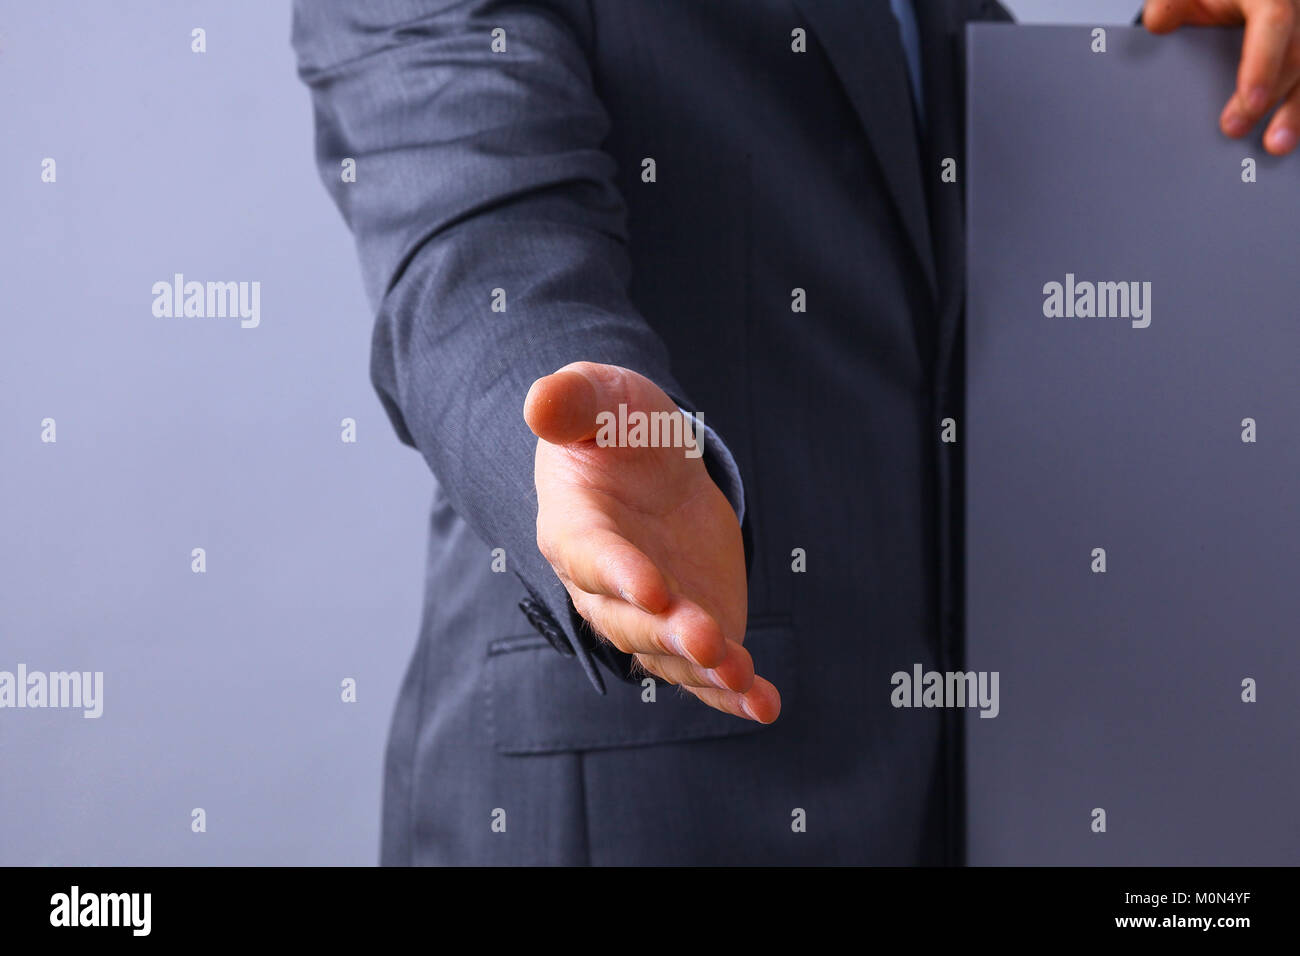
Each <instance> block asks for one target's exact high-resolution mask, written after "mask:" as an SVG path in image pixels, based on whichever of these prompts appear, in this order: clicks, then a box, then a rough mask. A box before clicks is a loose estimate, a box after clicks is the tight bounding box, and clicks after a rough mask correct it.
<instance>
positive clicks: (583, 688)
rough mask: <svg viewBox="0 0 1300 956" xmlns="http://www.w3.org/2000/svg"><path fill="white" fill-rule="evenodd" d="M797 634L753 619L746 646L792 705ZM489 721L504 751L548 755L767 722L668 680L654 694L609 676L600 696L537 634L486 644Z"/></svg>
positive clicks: (716, 733) (784, 622)
mask: <svg viewBox="0 0 1300 956" xmlns="http://www.w3.org/2000/svg"><path fill="white" fill-rule="evenodd" d="M794 644H795V633H794V629H793V626H792V624H791V621H790V619H789V618H788V617H784V616H782V617H759V618H754V619H752V620H751V622H750V625H749V630H748V632H747V633H746V635H745V646H746V647H747V648H749V649H750V651H751V652H752V653H753V655H754V663H755V666H756V667H757V669H758V672H759V673H760V674H762V675H763V676H764V677H766V678H768V679H769V680H771V681H772V682H773V683H774V684H776V687H777V689H778V690H779V691H781V694H782V705H783V707H784V706H788V705H789V703H790V692H791V691H792V690H793V688H794V680H793V674H792V670H793V665H794V661H795V655H794ZM484 686H485V695H484V696H485V698H486V702H487V720H488V726H489V728H490V732H491V736H492V740H493V744H494V745H495V747H496V749H497V750H498V751H499V752H500V753H504V754H544V753H559V752H563V751H573V750H600V749H605V748H610V747H644V746H651V745H653V744H664V743H675V742H680V741H687V740H704V739H707V738H712V737H730V736H734V735H737V734H749V733H754V732H756V731H761V730H762V727H763V725H761V724H759V723H756V722H755V721H752V720H744V719H742V718H740V717H733V716H731V715H730V714H723V713H720V712H719V711H716V710H714V709H713V708H711V707H706V706H705V705H704V704H702V703H701V702H700V701H699V700H697V699H696V698H695V697H694V696H693V695H692V694H689V693H687V692H686V691H683V690H681V689H680V688H678V687H675V686H673V685H671V684H667V683H665V682H664V681H662V680H659V681H657V682H656V686H655V688H654V690H655V693H654V700H653V701H647V700H646V696H647V694H646V688H644V687H643V686H642V685H640V684H630V683H626V682H623V681H607V684H606V686H607V687H608V693H606V694H605V696H603V697H602V696H601V695H599V694H597V693H596V692H595V691H594V690H593V689H592V687H591V684H590V683H589V682H588V681H587V678H586V676H585V675H584V674H583V673H582V669H581V668H579V667H577V666H576V665H575V663H574V661H573V660H572V659H570V658H566V657H561V656H560V655H559V654H557V653H556V652H555V650H554V649H553V648H552V647H551V646H550V644H548V643H547V642H546V639H545V638H543V637H540V636H538V635H528V636H526V637H507V638H503V639H501V640H498V641H494V642H492V644H490V645H489V646H488V657H487V662H486V666H485V667H484Z"/></svg>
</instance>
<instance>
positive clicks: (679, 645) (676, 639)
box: [668, 631, 700, 667]
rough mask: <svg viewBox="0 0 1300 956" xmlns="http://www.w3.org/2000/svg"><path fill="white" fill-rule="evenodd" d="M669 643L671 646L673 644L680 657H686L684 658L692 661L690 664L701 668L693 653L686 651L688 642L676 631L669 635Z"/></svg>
mask: <svg viewBox="0 0 1300 956" xmlns="http://www.w3.org/2000/svg"><path fill="white" fill-rule="evenodd" d="M668 642H669V643H670V644H672V646H673V647H674V648H676V650H677V655H678V656H679V657H684V658H686V659H687V660H688V661H690V662H691V663H692V664H694V665H695V666H696V667H699V666H700V662H699V661H697V660H696V659H695V658H694V657H693V656H692V655H691V653H690V652H689V651H687V650H686V641H685V640H684V639H683V638H682V636H681V635H680V634H678V633H677V632H676V631H673V632H672V633H671V634H669V635H668Z"/></svg>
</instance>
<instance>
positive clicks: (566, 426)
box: [524, 362, 677, 445]
mask: <svg viewBox="0 0 1300 956" xmlns="http://www.w3.org/2000/svg"><path fill="white" fill-rule="evenodd" d="M619 405H626V406H627V408H628V409H629V410H631V411H643V412H656V411H663V412H674V411H676V410H677V405H676V404H675V403H674V402H673V401H672V399H670V398H669V397H668V395H667V393H665V392H664V390H663V389H661V388H660V387H659V386H658V385H656V384H655V383H654V382H652V381H650V379H648V378H646V377H645V376H644V375H640V374H638V373H636V372H633V371H632V370H631V369H626V368H622V367H621V366H618V365H600V364H598V363H596V362H574V363H572V364H571V365H566V366H564V368H562V369H560V370H559V371H557V372H555V373H553V374H551V375H545V376H543V377H542V378H539V379H538V380H537V381H535V382H533V384H532V387H531V388H530V389H529V390H528V396H527V397H526V398H525V399H524V421H526V422H527V423H528V427H529V428H531V429H532V430H533V434H534V435H536V436H537V437H538V438H540V439H542V440H543V441H547V442H550V443H551V444H553V445H567V444H571V443H573V442H581V441H590V440H591V439H593V438H595V437H596V433H597V432H598V431H599V429H600V422H599V421H598V420H597V416H599V415H600V413H601V412H612V413H617V411H618V407H619Z"/></svg>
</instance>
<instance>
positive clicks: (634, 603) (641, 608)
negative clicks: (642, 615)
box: [618, 588, 650, 614]
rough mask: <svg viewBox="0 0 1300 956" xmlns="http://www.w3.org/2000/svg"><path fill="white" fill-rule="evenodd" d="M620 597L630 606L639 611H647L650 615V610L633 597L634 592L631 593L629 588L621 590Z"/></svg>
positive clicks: (619, 590)
mask: <svg viewBox="0 0 1300 956" xmlns="http://www.w3.org/2000/svg"><path fill="white" fill-rule="evenodd" d="M618 596H619V597H621V598H622V599H623V600H624V601H626V602H627V603H628V604H630V605H632V606H633V607H634V608H636V609H637V610H638V611H645V612H646V613H647V614H649V613H650V609H649V608H648V607H646V606H645V605H644V604H642V603H641V602H640V601H638V600H637V599H636V598H634V597H633V596H632V592H631V591H629V590H628V589H627V588H619V589H618Z"/></svg>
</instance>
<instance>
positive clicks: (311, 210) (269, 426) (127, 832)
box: [0, 0, 1136, 864]
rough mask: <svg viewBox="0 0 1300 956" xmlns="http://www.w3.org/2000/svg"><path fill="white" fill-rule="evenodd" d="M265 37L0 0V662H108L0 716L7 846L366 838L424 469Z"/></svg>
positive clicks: (299, 115)
mask: <svg viewBox="0 0 1300 956" xmlns="http://www.w3.org/2000/svg"><path fill="white" fill-rule="evenodd" d="M1008 6H1010V7H1011V8H1012V9H1013V10H1015V12H1016V13H1017V14H1019V15H1020V16H1021V17H1022V18H1024V19H1026V20H1075V21H1078V20H1087V21H1089V22H1093V21H1095V22H1112V23H1118V22H1127V21H1128V20H1129V18H1130V17H1131V15H1132V13H1133V10H1134V9H1135V6H1136V4H1135V3H1134V2H1133V0H1112V2H1084V0H1080V2H1072V3H1049V2H1032V3H1031V2H1027V0H1021V2H1014V3H1010V4H1008ZM195 26H202V27H204V28H205V29H206V30H207V34H208V52H207V53H205V54H203V55H196V54H192V53H191V52H190V29H191V28H192V27H195ZM288 32H289V8H288V4H287V3H269V2H265V0H243V2H232V3H227V2H190V3H187V4H184V5H181V4H173V3H163V2H160V0H153V2H115V3H93V2H89V0H83V2H75V3H74V2H50V3H10V4H6V5H5V9H4V12H3V13H0V85H2V86H3V89H4V90H5V94H4V95H3V96H0V129H2V130H3V131H4V135H3V140H0V214H2V215H3V224H4V228H3V230H2V231H0V289H2V290H3V301H4V315H3V321H0V447H2V448H3V449H4V451H3V461H2V463H0V669H5V670H11V671H12V670H14V669H15V667H16V666H17V664H18V663H19V662H22V663H25V664H27V665H28V667H29V668H32V669H37V670H46V671H49V670H66V669H77V670H102V671H104V672H105V684H106V687H105V705H104V706H105V710H104V716H103V717H101V718H100V719H99V720H84V719H82V717H81V716H80V715H79V714H78V713H75V712H68V711H59V710H46V711H33V710H21V711H20V710H6V711H0V768H2V770H0V864H111V863H117V864H146V863H159V864H180V863H195V864H198V863H216V864H255V863H300V864H325V863H342V864H370V863H373V862H374V861H375V859H376V855H377V845H378V827H379V785H380V779H381V777H380V767H381V760H382V750H383V743H384V738H385V733H386V728H387V722H388V717H389V713H390V708H391V705H392V702H393V699H394V697H395V694H396V690H397V684H398V681H399V679H400V676H401V673H402V670H403V668H404V666H405V662H406V658H407V655H408V654H409V652H410V650H411V647H412V646H413V643H414V639H415V634H416V627H417V623H418V616H419V601H420V593H421V578H422V573H423V547H424V537H425V525H424V522H425V520H426V510H427V505H428V500H429V495H430V482H429V479H428V477H427V475H426V473H425V468H424V464H423V462H422V461H421V459H420V458H419V456H418V455H416V454H415V453H414V452H412V451H410V450H409V449H404V448H402V447H401V446H400V445H399V444H398V443H397V441H396V439H395V438H394V437H393V436H392V434H391V432H390V430H389V426H388V423H387V421H386V419H385V418H384V416H383V413H382V411H381V409H380V407H379V405H378V402H377V400H376V399H375V397H374V396H373V393H372V391H371V388H370V385H369V381H368V375H367V363H368V351H369V335H370V317H369V310H368V308H367V306H366V304H365V302H364V300H363V297H362V294H361V286H360V281H359V276H358V270H357V266H356V262H355V258H354V256H353V251H352V247H351V242H350V239H349V237H348V235H347V233H346V231H345V229H344V227H343V225H342V222H341V220H340V218H339V217H338V215H337V213H336V212H335V211H334V209H333V207H332V206H331V205H330V203H329V201H328V199H327V197H326V195H325V192H324V190H323V188H322V187H321V185H320V183H319V182H318V180H317V178H316V172H315V169H314V167H313V165H312V156H311V145H312V138H311V137H312V130H311V117H310V111H309V107H308V101H307V94H306V92H305V90H304V89H303V88H302V87H301V85H300V84H299V83H298V81H297V79H296V77H295V76H294V71H293V62H292V56H291V53H290V50H289V45H288ZM47 156H48V157H53V158H54V159H55V160H56V161H57V163H58V182H57V183H56V184H53V185H50V184H45V183H42V182H41V181H40V163H41V160H42V159H43V158H44V157H47ZM174 272H183V273H185V274H186V275H187V277H188V278H190V279H197V280H200V281H207V280H247V281H251V280H258V281H260V282H261V283H262V324H261V327H260V328H257V329H241V328H239V327H238V323H237V321H236V320H222V319H190V320H182V319H158V318H154V317H153V316H152V314H151V312H150V306H151V303H152V299H153V296H152V293H151V291H150V287H151V286H152V284H153V283H154V282H155V281H158V280H170V277H171V275H172V274H173V273H174ZM345 416H350V417H353V418H355V419H357V421H358V423H359V439H360V440H359V442H358V444H356V445H345V444H343V443H342V442H340V440H339V420H340V419H342V418H343V417H345ZM45 417H53V418H55V419H56V420H57V422H58V443H57V444H55V445H45V444H42V443H41V442H40V440H39V433H40V421H41V419H43V418H45ZM194 547H203V548H206V549H207V554H208V572H207V574H205V575H195V574H192V573H191V572H190V550H191V548H194ZM344 677H353V678H355V679H356V680H357V682H358V686H359V700H358V702H357V703H356V704H350V705H349V704H343V703H342V702H341V701H340V697H339V683H340V681H341V680H342V679H343V678H344ZM194 807H203V808H204V809H205V810H206V811H207V823H208V830H207V832H206V833H204V834H195V833H192V832H191V831H190V811H191V809H192V808H194Z"/></svg>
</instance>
